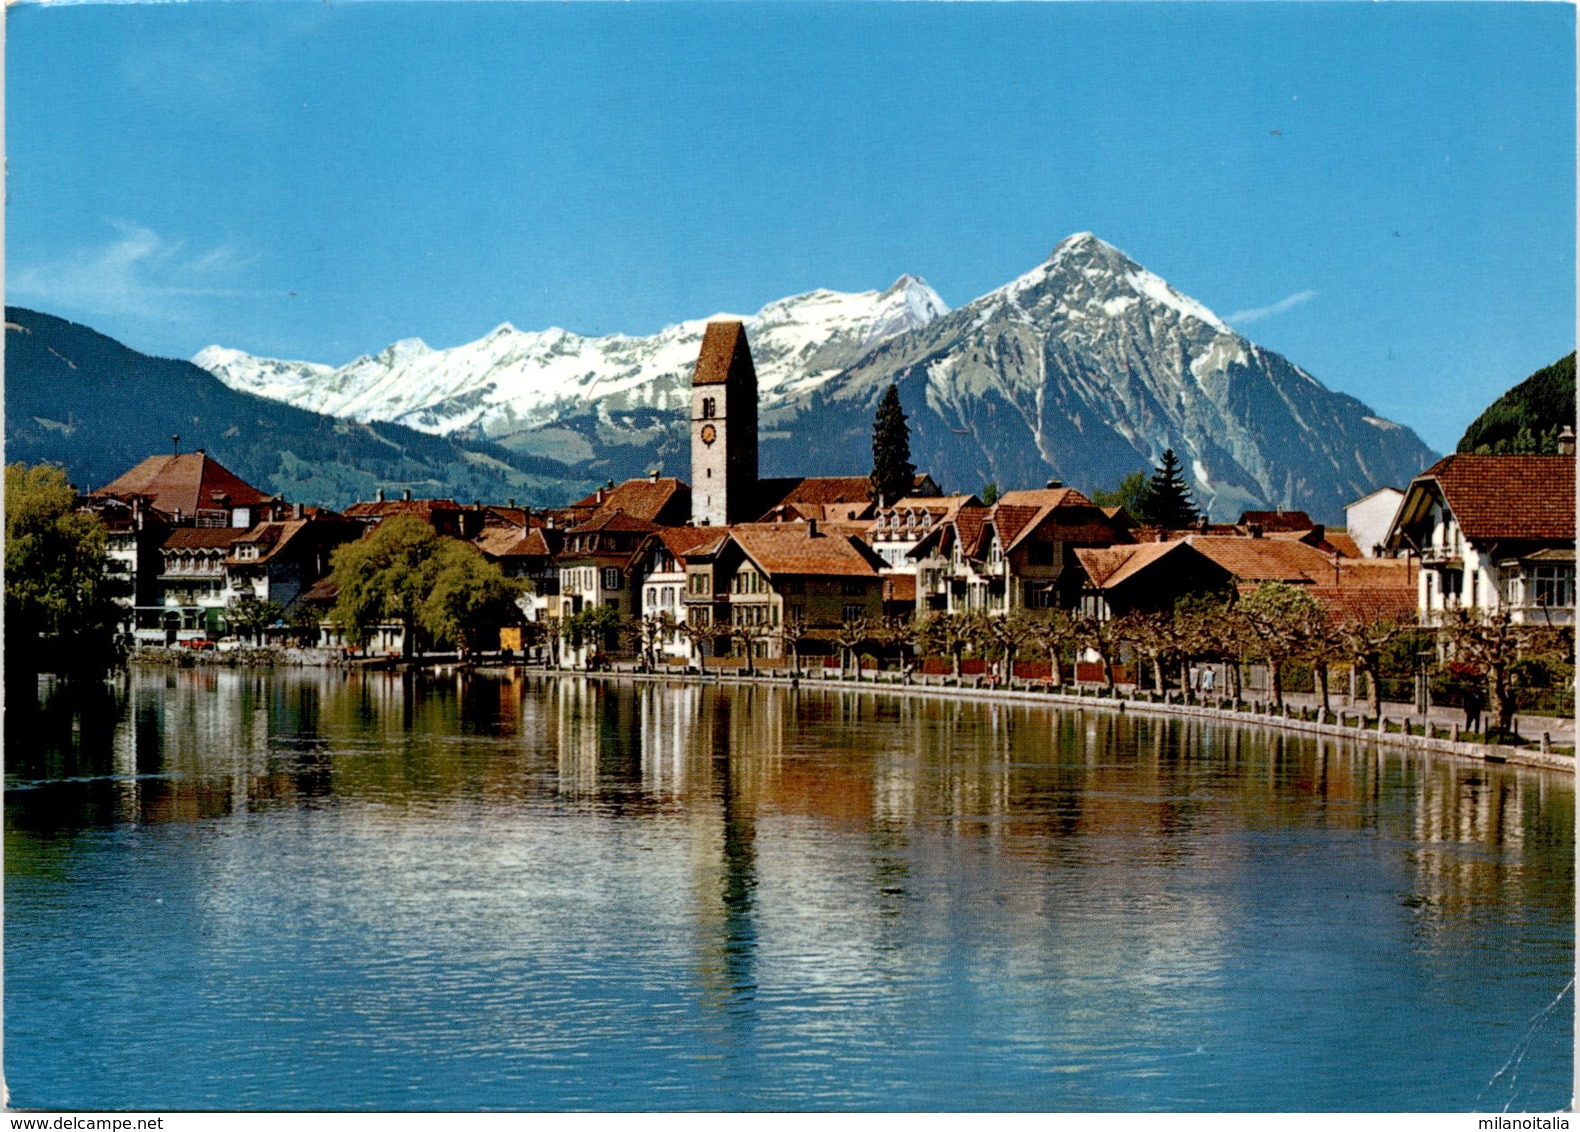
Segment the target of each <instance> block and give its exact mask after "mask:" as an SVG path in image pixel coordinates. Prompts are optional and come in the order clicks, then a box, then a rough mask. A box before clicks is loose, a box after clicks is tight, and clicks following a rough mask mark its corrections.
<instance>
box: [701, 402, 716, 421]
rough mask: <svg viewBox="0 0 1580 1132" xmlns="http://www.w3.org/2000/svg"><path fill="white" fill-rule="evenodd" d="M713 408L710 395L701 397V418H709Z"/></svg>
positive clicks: (711, 416)
mask: <svg viewBox="0 0 1580 1132" xmlns="http://www.w3.org/2000/svg"><path fill="white" fill-rule="evenodd" d="M713 409H714V400H713V398H712V397H704V398H703V399H702V416H703V418H704V419H705V420H711V419H712V418H713Z"/></svg>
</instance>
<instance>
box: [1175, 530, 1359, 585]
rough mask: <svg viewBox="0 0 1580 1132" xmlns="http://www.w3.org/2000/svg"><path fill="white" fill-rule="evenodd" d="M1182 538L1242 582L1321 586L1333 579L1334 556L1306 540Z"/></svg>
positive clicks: (1194, 536)
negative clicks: (1307, 543)
mask: <svg viewBox="0 0 1580 1132" xmlns="http://www.w3.org/2000/svg"><path fill="white" fill-rule="evenodd" d="M1181 541H1183V542H1187V543H1189V544H1190V545H1191V546H1193V547H1195V548H1196V549H1197V550H1198V551H1200V552H1201V553H1202V554H1204V555H1206V556H1207V557H1208V558H1210V559H1212V560H1213V561H1214V562H1216V563H1217V564H1218V565H1219V566H1222V567H1223V568H1224V569H1225V570H1227V571H1228V572H1229V573H1230V574H1232V575H1233V576H1234V578H1235V579H1236V580H1237V581H1241V582H1291V583H1294V584H1296V585H1322V584H1324V583H1330V582H1332V581H1333V578H1334V571H1333V560H1332V558H1330V557H1329V556H1328V555H1326V554H1323V553H1322V551H1320V550H1318V549H1317V548H1316V547H1314V546H1307V545H1306V544H1305V543H1303V542H1294V541H1290V540H1288V539H1268V538H1245V537H1231V536H1224V535H1188V536H1186V537H1185V538H1184V539H1183V540H1181Z"/></svg>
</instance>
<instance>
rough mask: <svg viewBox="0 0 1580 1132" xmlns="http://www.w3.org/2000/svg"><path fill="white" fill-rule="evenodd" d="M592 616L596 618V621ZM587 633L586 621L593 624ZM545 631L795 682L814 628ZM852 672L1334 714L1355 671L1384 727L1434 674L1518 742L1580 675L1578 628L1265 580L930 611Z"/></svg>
mask: <svg viewBox="0 0 1580 1132" xmlns="http://www.w3.org/2000/svg"><path fill="white" fill-rule="evenodd" d="M590 618H596V619H597V623H596V624H593V623H592V621H591V620H589V619H590ZM583 622H586V623H585V624H584V623H583ZM539 632H540V633H541V634H544V637H545V638H546V639H548V640H551V641H552V639H553V638H554V637H556V636H559V637H562V638H563V639H565V640H566V641H568V642H571V643H573V644H576V643H581V642H583V641H586V640H591V639H593V635H594V634H597V635H599V636H598V639H604V635H615V636H619V637H623V638H624V639H625V640H626V641H627V642H629V643H630V645H632V646H634V650H635V651H636V653H637V655H638V657H639V659H640V660H641V661H642V662H643V663H644V665H646V666H649V667H656V666H657V665H658V663H659V660H660V657H659V647H660V644H661V643H662V641H664V640H665V639H667V638H668V636H669V634H671V633H672V632H679V633H681V634H683V635H684V636H685V637H686V638H687V639H688V640H689V641H690V643H691V649H692V653H693V655H694V656H700V655H701V652H702V648H703V646H704V644H705V643H711V644H713V645H715V646H716V645H717V643H718V642H719V641H721V640H724V639H728V640H730V641H732V642H733V643H735V644H736V645H738V650H737V651H738V652H739V655H740V657H741V661H742V667H743V668H744V669H746V670H747V671H751V670H752V668H753V656H754V653H755V652H756V651H757V647H756V646H757V645H758V642H761V641H769V640H772V641H775V642H777V643H778V645H779V646H780V650H781V651H782V653H783V655H784V657H785V659H786V660H787V661H788V663H789V665H790V667H791V669H792V670H793V671H798V670H799V668H800V664H801V659H802V651H801V646H802V644H803V642H804V641H805V640H806V638H807V636H808V630H807V627H806V626H805V625H804V624H802V623H800V622H798V621H796V620H794V619H791V620H789V621H787V622H786V623H785V624H782V625H712V624H707V625H695V624H685V623H681V624H676V623H675V622H674V621H673V620H672V619H670V618H669V617H668V616H667V615H655V616H649V617H643V618H621V617H620V616H619V615H618V614H616V613H614V611H612V610H593V611H589V613H586V614H580V615H578V616H577V618H571V619H568V620H567V621H566V622H563V623H558V624H555V625H548V626H541V627H540V628H539ZM832 640H833V644H834V645H835V646H837V648H838V649H839V653H840V659H841V668H842V669H847V670H848V669H849V668H852V667H854V669H855V674H856V678H857V679H860V678H861V666H860V658H861V657H862V656H864V655H865V656H869V657H872V658H874V659H875V660H877V661H879V662H883V661H889V662H893V663H896V664H899V665H902V666H909V665H911V664H913V663H915V662H916V661H918V660H925V659H928V658H937V659H941V660H943V661H945V662H947V663H949V665H950V666H951V669H952V671H953V673H954V675H955V676H956V677H959V676H960V675H961V672H962V668H963V664H964V662H965V660H966V659H967V658H968V657H969V658H972V659H978V660H984V661H992V662H996V663H998V664H999V666H1000V669H999V670H1000V671H1001V672H1003V673H1005V674H1006V675H1008V674H1012V673H1014V671H1015V667H1014V666H1015V662H1016V661H1017V660H1022V659H1029V658H1036V659H1041V660H1045V661H1047V662H1048V663H1049V665H1050V672H1049V679H1050V681H1051V682H1052V683H1053V684H1054V685H1061V684H1063V683H1065V682H1066V677H1067V676H1069V675H1071V674H1073V662H1074V660H1075V659H1076V658H1078V657H1080V656H1082V655H1083V654H1084V655H1086V656H1090V657H1094V658H1095V659H1096V660H1097V661H1098V662H1099V664H1100V666H1101V671H1102V672H1103V678H1104V680H1105V681H1106V682H1107V683H1108V685H1109V686H1110V688H1112V686H1113V683H1114V669H1115V666H1116V665H1118V664H1120V663H1121V662H1129V663H1131V664H1134V665H1136V666H1137V667H1140V668H1144V669H1145V670H1146V671H1147V672H1148V673H1149V674H1150V677H1151V682H1152V685H1153V686H1154V687H1155V688H1159V689H1163V688H1167V687H1169V686H1170V685H1171V684H1173V685H1177V686H1178V687H1180V688H1182V689H1186V690H1189V689H1190V687H1191V682H1190V679H1189V675H1188V674H1189V671H1190V668H1191V667H1192V666H1193V665H1197V664H1201V663H1221V664H1223V665H1224V666H1225V669H1226V671H1227V673H1228V676H1229V687H1228V688H1226V689H1224V691H1225V693H1226V698H1230V699H1232V700H1234V701H1235V702H1236V703H1239V702H1240V701H1241V699H1242V694H1243V689H1242V686H1241V681H1240V671H1241V666H1242V665H1244V664H1246V663H1260V664H1263V665H1265V666H1266V668H1267V669H1268V674H1269V678H1270V684H1271V687H1270V692H1271V695H1272V698H1273V699H1274V701H1275V702H1276V703H1277V704H1278V705H1279V706H1280V707H1282V706H1283V702H1284V693H1285V684H1286V677H1287V675H1288V674H1289V673H1290V671H1291V670H1294V669H1298V670H1300V671H1301V672H1305V671H1309V672H1310V673H1311V677H1312V686H1313V690H1314V691H1315V692H1316V694H1317V697H1318V700H1319V702H1320V704H1321V707H1322V709H1323V710H1324V711H1328V710H1330V704H1329V676H1330V672H1331V671H1332V670H1333V669H1335V668H1345V667H1349V668H1353V670H1354V671H1355V672H1357V673H1358V674H1361V675H1363V676H1364V677H1365V685H1366V695H1367V699H1368V706H1369V709H1370V712H1371V714H1372V715H1373V716H1376V715H1378V714H1380V712H1381V710H1382V688H1383V682H1384V678H1385V677H1386V676H1391V675H1400V674H1405V675H1413V674H1416V673H1425V674H1427V675H1428V676H1430V677H1432V679H1433V683H1434V687H1437V688H1439V689H1444V690H1446V691H1447V693H1448V697H1449V698H1450V699H1453V700H1457V701H1458V703H1459V704H1460V705H1461V706H1465V707H1467V708H1471V707H1474V708H1476V709H1477V710H1476V714H1477V715H1479V708H1480V706H1481V705H1482V704H1485V705H1486V706H1487V707H1488V708H1489V709H1490V722H1491V724H1492V729H1494V730H1496V731H1498V732H1503V733H1508V732H1510V730H1511V728H1512V724H1513V717H1514V713H1515V710H1516V707H1517V704H1518V696H1519V693H1520V691H1521V690H1522V689H1523V688H1529V687H1535V686H1541V685H1544V684H1545V685H1554V686H1559V687H1566V686H1567V685H1568V684H1569V683H1570V682H1571V681H1572V676H1573V660H1574V638H1573V635H1572V631H1570V630H1568V629H1563V628H1551V627H1546V626H1536V625H1521V624H1517V623H1514V622H1513V621H1511V620H1510V618H1509V616H1508V614H1507V613H1506V612H1497V611H1494V612H1485V611H1476V610H1463V609H1462V610H1456V611H1454V612H1453V613H1452V614H1451V616H1450V618H1449V620H1448V621H1447V622H1446V623H1445V624H1444V625H1442V626H1441V627H1439V628H1436V629H1428V628H1422V627H1421V626H1419V625H1417V624H1415V623H1414V622H1410V621H1392V620H1386V619H1375V620H1370V621H1365V620H1351V621H1345V620H1339V619H1335V618H1333V617H1331V616H1329V613H1328V610H1327V609H1325V608H1324V607H1323V605H1322V603H1321V602H1320V601H1319V600H1318V599H1317V598H1315V597H1313V596H1312V595H1311V594H1309V593H1307V592H1306V591H1304V590H1302V589H1300V588H1298V587H1294V586H1288V585H1284V584H1281V583H1266V584H1263V585H1261V586H1259V587H1257V588H1256V589H1255V590H1252V591H1250V592H1248V593H1243V594H1233V593H1226V594H1221V595H1208V596H1196V597H1191V598H1186V599H1184V600H1182V601H1180V602H1179V603H1178V604H1176V605H1175V606H1174V607H1173V608H1172V609H1169V610H1166V611H1161V612H1153V613H1130V614H1127V615H1125V616H1123V617H1118V618H1114V619H1107V620H1105V619H1098V618H1095V617H1089V616H1083V615H1080V614H1074V613H1068V612H1065V611H1063V610H1049V611H1046V612H1029V611H1017V612H1015V613H1012V614H1010V615H1008V616H1005V617H988V616H986V615H983V614H980V613H957V614H942V613H940V614H932V615H929V616H924V617H917V618H885V619H884V620H882V621H881V622H870V621H867V620H866V619H857V620H854V621H847V622H845V623H844V624H842V625H841V626H840V627H839V628H838V629H837V630H836V631H835V632H834V634H833V638H832Z"/></svg>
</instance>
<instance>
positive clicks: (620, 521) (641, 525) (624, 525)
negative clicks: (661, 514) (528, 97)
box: [568, 510, 658, 535]
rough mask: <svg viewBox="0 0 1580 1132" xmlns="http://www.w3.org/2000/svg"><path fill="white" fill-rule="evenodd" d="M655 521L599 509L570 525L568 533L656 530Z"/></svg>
mask: <svg viewBox="0 0 1580 1132" xmlns="http://www.w3.org/2000/svg"><path fill="white" fill-rule="evenodd" d="M656 530H658V524H657V523H650V522H648V521H647V520H646V519H642V518H639V517H638V516H636V515H627V514H626V513H625V512H624V511H620V510H614V511H609V510H604V511H599V512H598V513H597V514H596V515H594V516H593V517H592V518H591V519H588V520H587V521H586V522H585V523H582V524H580V525H578V526H575V527H572V528H571V529H570V531H569V532H568V533H570V534H573V535H585V534H591V533H592V532H594V531H643V532H645V531H656Z"/></svg>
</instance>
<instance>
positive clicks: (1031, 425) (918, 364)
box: [193, 233, 1435, 521]
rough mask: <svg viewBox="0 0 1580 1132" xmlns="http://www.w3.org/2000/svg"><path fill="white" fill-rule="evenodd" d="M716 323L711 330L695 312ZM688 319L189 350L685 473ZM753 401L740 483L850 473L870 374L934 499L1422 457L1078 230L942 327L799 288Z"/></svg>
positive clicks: (1357, 488)
mask: <svg viewBox="0 0 1580 1132" xmlns="http://www.w3.org/2000/svg"><path fill="white" fill-rule="evenodd" d="M715 317H732V316H715ZM707 321H708V320H706V319H697V320H694V321H690V322H684V323H680V324H679V325H676V326H672V327H669V328H667V329H666V330H664V331H663V332H661V333H659V334H657V335H654V336H652V337H649V338H633V337H625V336H620V335H616V336H612V337H607V338H582V337H579V336H577V335H574V334H570V333H568V332H566V331H563V330H548V331H541V332H536V333H527V332H522V331H518V330H515V329H514V328H512V327H509V326H502V327H500V328H499V329H497V330H495V331H494V332H493V333H491V334H489V335H488V336H487V337H485V338H483V339H481V340H480V341H478V342H474V343H471V344H469V345H465V346H458V347H455V348H453V349H449V350H433V349H430V348H429V347H427V346H425V345H424V344H423V343H421V342H418V341H416V340H408V341H404V342H398V343H396V344H394V345H393V346H390V347H389V348H388V349H386V350H385V351H383V352H382V353H381V354H379V355H378V356H377V357H373V358H368V357H363V358H358V359H357V360H356V361H354V362H352V363H351V364H349V365H347V366H343V367H341V368H339V369H332V368H330V367H327V366H322V365H314V364H311V363H305V362H277V361H269V360H265V359H259V358H253V357H250V356H248V355H246V354H241V353H237V352H235V351H230V350H224V349H221V348H219V347H210V348H208V349H206V350H204V351H202V352H201V353H200V354H198V355H197V357H196V358H194V359H193V360H194V361H195V362H197V364H198V365H200V366H202V367H204V368H205V369H208V370H210V371H211V372H213V373H214V374H215V375H216V376H218V377H219V378H220V379H221V380H222V381H224V382H225V383H226V384H227V385H230V386H232V387H233V388H236V389H241V390H245V391H247V392H251V393H258V394H261V395H263V396H266V397H273V398H276V399H279V400H283V401H288V402H290V403H291V404H293V405H298V406H300V407H303V408H310V409H313V410H316V411H318V412H323V413H329V414H333V415H336V416H343V417H353V418H356V419H358V420H364V421H372V420H387V421H394V422H398V423H401V424H405V425H409V426H412V427H414V428H419V429H423V430H426V431H430V432H438V433H460V434H463V435H468V436H472V437H477V438H483V437H486V438H488V439H492V440H495V441H497V442H499V443H501V444H503V445H505V446H507V447H509V448H512V449H515V450H517V451H520V452H526V453H532V454H535V455H542V456H550V457H553V458H555V459H557V460H562V461H566V462H568V463H571V464H573V465H574V466H576V467H577V468H578V469H585V471H586V473H587V474H588V475H590V476H597V477H599V478H603V477H605V476H607V477H611V478H616V479H618V478H621V477H623V476H628V475H641V474H643V473H645V472H646V471H648V470H649V469H651V468H652V467H655V466H657V467H662V468H663V469H664V470H665V471H666V472H667V473H669V474H680V475H685V474H686V468H687V467H688V464H689V453H688V449H687V447H686V446H687V435H688V434H687V428H686V421H685V419H684V413H683V411H682V410H683V406H684V405H685V403H686V390H687V386H688V384H689V382H690V377H691V369H692V366H693V365H694V363H695V361H696V356H697V350H698V347H699V345H700V342H701V338H702V332H703V328H704V326H705V324H706V322H707ZM743 321H744V322H745V323H746V327H747V333H748V336H749V339H750V342H751V347H752V354H753V357H754V359H755V361H756V364H757V372H758V381H759V388H760V391H761V409H760V420H761V440H762V456H761V466H762V471H763V474H764V475H790V474H830V473H845V474H849V473H852V472H861V471H863V470H865V469H866V467H867V466H868V464H869V462H870V458H871V457H870V443H871V428H872V409H873V407H874V405H875V403H876V401H877V399H878V397H879V396H881V395H882V392H883V390H884V389H886V388H887V387H888V385H889V383H890V382H896V383H898V384H899V386H900V391H901V399H902V402H903V403H904V405H905V408H906V411H907V413H908V414H909V416H910V421H911V429H912V436H911V449H912V457H913V460H914V462H915V463H916V465H917V467H918V468H919V469H923V470H926V471H929V472H931V473H932V474H933V476H934V478H935V479H937V480H938V481H939V482H940V483H941V484H943V485H944V486H945V487H947V488H950V489H954V490H965V491H974V490H977V489H978V488H980V487H981V485H983V484H984V483H986V482H988V481H993V482H996V483H998V484H999V485H1000V486H1001V487H1018V486H1040V485H1041V483H1042V482H1043V481H1044V480H1046V479H1048V478H1050V477H1057V478H1059V479H1062V480H1063V481H1064V482H1065V483H1067V484H1069V485H1071V486H1074V487H1079V488H1082V489H1085V490H1091V489H1095V488H1100V487H1107V486H1112V485H1113V484H1114V483H1115V482H1117V481H1118V479H1119V478H1120V477H1121V476H1123V475H1124V474H1126V473H1127V472H1131V471H1135V470H1138V469H1146V468H1150V466H1151V465H1153V464H1154V463H1155V462H1156V461H1157V459H1158V457H1159V456H1160V455H1161V453H1162V451H1163V449H1164V448H1168V447H1172V448H1173V449H1174V450H1175V451H1176V452H1177V453H1178V454H1179V455H1180V456H1181V458H1182V459H1183V460H1184V461H1185V464H1186V466H1187V467H1188V468H1189V469H1190V470H1191V472H1192V474H1193V475H1194V478H1195V484H1194V486H1195V490H1196V494H1197V499H1198V502H1200V503H1203V504H1206V505H1209V506H1210V507H1211V509H1212V513H1213V514H1214V515H1215V516H1219V517H1223V516H1227V517H1230V518H1232V517H1233V516H1234V515H1235V514H1237V513H1238V511H1239V510H1241V509H1244V508H1267V507H1279V506H1282V507H1291V508H1302V509H1306V510H1308V511H1310V512H1312V514H1313V515H1315V516H1317V517H1318V518H1326V519H1328V520H1330V521H1331V520H1335V519H1337V518H1338V517H1339V514H1340V510H1341V508H1342V507H1343V505H1344V504H1345V503H1346V502H1348V501H1350V500H1352V499H1355V498H1358V497H1359V496H1361V495H1364V494H1366V493H1367V492H1369V491H1372V490H1373V489H1375V488H1377V487H1380V486H1383V485H1385V484H1403V483H1406V482H1408V481H1409V479H1410V478H1411V477H1413V476H1414V475H1415V474H1416V473H1418V472H1419V471H1420V470H1421V469H1422V468H1424V467H1426V466H1427V465H1428V464H1430V463H1431V462H1432V460H1433V459H1435V455H1434V454H1433V453H1432V452H1431V450H1430V449H1428V448H1427V447H1426V446H1425V445H1424V444H1422V443H1421V441H1420V440H1419V438H1417V437H1416V436H1415V434H1414V433H1413V432H1411V431H1410V430H1409V429H1407V428H1404V427H1403V426H1401V425H1397V424H1394V423H1392V422H1390V421H1385V420H1382V419H1380V418H1378V417H1377V416H1375V415H1374V414H1373V413H1372V412H1371V411H1370V410H1369V409H1368V408H1367V407H1366V406H1365V405H1363V404H1361V403H1360V402H1359V401H1357V400H1356V399H1355V398H1353V397H1349V396H1347V395H1344V394H1341V393H1335V392H1333V391H1331V390H1329V389H1327V388H1325V387H1324V386H1323V385H1322V384H1321V383H1320V382H1318V381H1317V380H1316V379H1315V378H1314V377H1312V376H1311V375H1310V374H1308V373H1306V372H1305V371H1304V370H1302V369H1300V368H1299V367H1298V366H1296V365H1294V364H1293V363H1291V362H1289V361H1288V360H1287V359H1285V358H1283V357H1281V356H1280V355H1278V354H1274V353H1272V352H1270V351H1266V350H1263V349H1262V348H1260V347H1259V346H1257V345H1255V344H1254V343H1252V342H1250V341H1248V340H1247V339H1245V338H1244V337H1242V336H1241V335H1239V334H1238V333H1236V332H1235V331H1234V330H1233V329H1232V328H1230V327H1229V326H1228V325H1226V324H1225V323H1224V322H1223V321H1222V320H1221V319H1219V318H1218V317H1217V316H1216V315H1214V314H1213V313H1212V312H1211V311H1210V310H1208V309H1207V308H1206V307H1205V306H1203V305H1202V304H1200V303H1198V302H1196V301H1195V300H1194V299H1191V298H1189V297H1187V296H1185V295H1183V294H1181V293H1180V292H1178V291H1176V290H1174V289H1173V288H1172V287H1170V286H1169V285H1168V284H1167V283H1165V282H1164V281H1163V280H1162V279H1160V278H1159V277H1158V276H1156V275H1154V274H1153V273H1152V272H1150V271H1148V270H1146V269H1145V268H1143V267H1141V266H1140V265H1139V264H1137V263H1135V262H1134V261H1133V260H1131V259H1129V258H1128V257H1127V256H1125V255H1124V254H1123V253H1122V252H1120V251H1118V250H1117V249H1115V248H1114V247H1112V246H1110V245H1109V244H1106V243H1104V242H1103V241H1102V240H1100V239H1098V238H1097V237H1096V236H1093V235H1092V234H1090V233H1081V234H1078V235H1075V236H1071V237H1070V238H1069V239H1066V240H1064V241H1063V242H1061V243H1060V244H1059V246H1058V247H1057V248H1056V249H1055V250H1054V252H1053V254H1052V255H1051V256H1050V257H1049V258H1048V259H1047V260H1046V261H1045V262H1043V263H1042V264H1039V265H1038V266H1037V267H1036V268H1034V269H1032V270H1031V271H1029V272H1027V273H1026V274H1024V275H1022V276H1021V277H1020V278H1018V279H1016V280H1013V281H1012V282H1010V283H1008V284H1006V285H1004V286H1003V287H1000V288H998V289H997V290H994V291H992V292H989V293H988V294H986V295H984V296H982V297H981V298H979V299H976V300H975V301H973V302H971V303H969V304H967V305H966V306H964V307H961V308H960V309H959V310H956V311H953V312H950V311H949V310H948V309H947V307H945V305H944V303H943V302H942V301H941V300H940V299H939V298H938V296H937V294H935V293H934V292H933V290H932V289H931V288H930V287H928V286H927V284H925V283H923V282H922V281H921V280H919V279H916V278H914V277H912V276H904V277H902V278H901V279H899V280H898V281H897V282H896V283H895V284H894V285H893V286H892V287H890V288H889V289H888V290H886V291H883V292H876V291H869V292H865V293H862V294H841V293H838V292H833V291H813V292H810V293H808V294H805V295H797V296H795V297H793V298H788V299H783V300H780V301H778V302H775V303H770V304H769V305H768V306H766V307H764V308H763V309H762V310H761V311H759V312H758V313H757V314H756V315H753V316H750V317H748V318H745V319H744V320H743Z"/></svg>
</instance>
